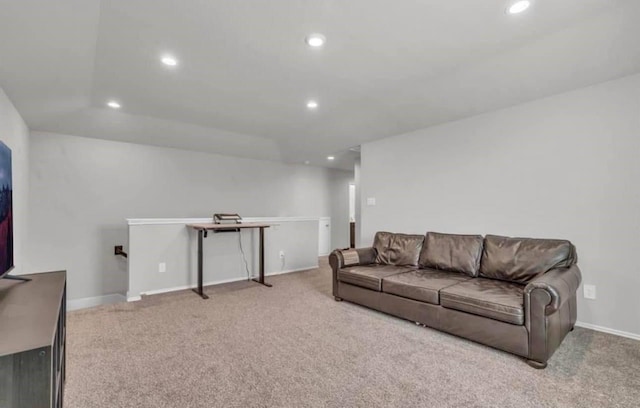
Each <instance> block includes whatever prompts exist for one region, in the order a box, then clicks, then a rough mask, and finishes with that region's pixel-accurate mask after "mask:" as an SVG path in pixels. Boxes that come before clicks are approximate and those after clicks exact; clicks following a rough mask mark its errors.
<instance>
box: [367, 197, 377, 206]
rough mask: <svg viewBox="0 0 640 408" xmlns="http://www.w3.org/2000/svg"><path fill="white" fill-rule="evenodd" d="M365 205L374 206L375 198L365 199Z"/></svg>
mask: <svg viewBox="0 0 640 408" xmlns="http://www.w3.org/2000/svg"><path fill="white" fill-rule="evenodd" d="M367 205H369V206H373V205H376V198H375V197H367Z"/></svg>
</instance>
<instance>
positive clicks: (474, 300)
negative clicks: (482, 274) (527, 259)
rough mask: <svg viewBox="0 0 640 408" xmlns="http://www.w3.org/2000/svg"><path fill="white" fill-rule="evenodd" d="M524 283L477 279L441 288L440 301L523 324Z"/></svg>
mask: <svg viewBox="0 0 640 408" xmlns="http://www.w3.org/2000/svg"><path fill="white" fill-rule="evenodd" d="M523 292H524V286H523V285H520V284H517V283H511V282H503V281H499V280H493V279H484V278H475V279H470V280H468V281H465V282H461V283H458V284H456V285H453V286H450V287H448V288H445V289H442V290H441V291H440V304H441V305H442V306H443V307H446V308H447V309H455V310H460V311H462V312H467V313H473V314H476V315H478V316H484V317H489V318H491V319H495V320H500V321H503V322H507V323H511V324H517V325H523V324H524V301H523V299H524V295H523Z"/></svg>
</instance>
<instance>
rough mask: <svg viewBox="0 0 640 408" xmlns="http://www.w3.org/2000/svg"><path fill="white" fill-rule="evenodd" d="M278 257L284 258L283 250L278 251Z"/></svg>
mask: <svg viewBox="0 0 640 408" xmlns="http://www.w3.org/2000/svg"><path fill="white" fill-rule="evenodd" d="M280 259H284V251H280Z"/></svg>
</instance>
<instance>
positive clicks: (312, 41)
mask: <svg viewBox="0 0 640 408" xmlns="http://www.w3.org/2000/svg"><path fill="white" fill-rule="evenodd" d="M304 41H305V42H306V43H307V45H308V46H309V47H313V48H319V47H322V46H323V45H324V43H326V42H327V38H326V37H325V36H324V35H322V34H318V33H315V34H309V35H308V36H307V37H306V38H305V39H304Z"/></svg>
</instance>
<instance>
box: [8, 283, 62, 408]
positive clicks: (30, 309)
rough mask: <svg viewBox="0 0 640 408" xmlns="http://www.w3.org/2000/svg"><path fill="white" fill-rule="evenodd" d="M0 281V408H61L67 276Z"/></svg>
mask: <svg viewBox="0 0 640 408" xmlns="http://www.w3.org/2000/svg"><path fill="white" fill-rule="evenodd" d="M23 276H25V277H28V278H31V279H32V280H31V281H30V282H17V281H9V280H0V408H41V407H43V408H44V407H47V408H62V404H63V400H64V381H65V361H66V359H65V355H66V311H67V307H66V303H67V299H66V297H67V296H66V272H64V271H60V272H48V273H39V274H32V275H23Z"/></svg>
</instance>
